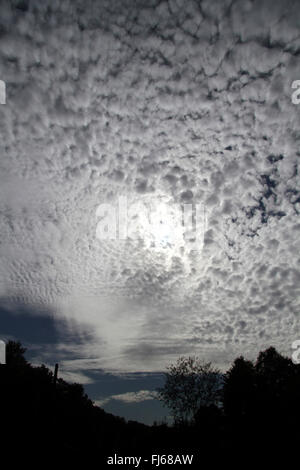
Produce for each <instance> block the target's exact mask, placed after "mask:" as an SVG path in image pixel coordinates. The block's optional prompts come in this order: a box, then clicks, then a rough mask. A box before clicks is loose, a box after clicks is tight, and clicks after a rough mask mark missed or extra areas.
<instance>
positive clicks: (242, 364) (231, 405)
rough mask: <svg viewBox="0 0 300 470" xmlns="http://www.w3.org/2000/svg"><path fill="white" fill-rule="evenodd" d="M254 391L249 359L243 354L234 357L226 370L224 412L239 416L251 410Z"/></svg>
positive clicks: (251, 366) (253, 370)
mask: <svg viewBox="0 0 300 470" xmlns="http://www.w3.org/2000/svg"><path fill="white" fill-rule="evenodd" d="M254 393H255V369H254V365H253V363H252V362H251V361H247V360H246V359H244V357H243V356H240V357H238V358H237V359H235V361H234V363H233V365H232V366H231V368H230V369H229V370H228V371H227V372H226V374H225V378H224V387H223V406H224V411H225V413H226V414H227V415H228V416H230V417H232V418H241V417H243V416H245V415H247V413H249V412H251V409H252V408H253V400H254Z"/></svg>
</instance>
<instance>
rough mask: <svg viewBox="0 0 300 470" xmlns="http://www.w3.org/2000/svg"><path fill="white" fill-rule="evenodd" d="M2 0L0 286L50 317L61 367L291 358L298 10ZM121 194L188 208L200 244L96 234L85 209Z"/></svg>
mask: <svg viewBox="0 0 300 470" xmlns="http://www.w3.org/2000/svg"><path fill="white" fill-rule="evenodd" d="M183 5H184V7H183ZM1 11H2V15H1V19H0V27H1V35H2V36H1V42H2V47H1V54H0V70H1V74H2V75H1V77H0V79H1V80H4V81H5V82H6V90H7V98H6V105H1V106H0V121H1V128H2V134H1V144H0V145H1V177H0V201H1V202H0V210H1V221H0V230H1V246H0V256H1V260H2V263H1V267H0V295H1V296H2V297H5V298H6V299H8V301H9V302H11V303H12V304H13V303H14V302H15V301H16V299H19V300H21V301H22V304H24V305H43V306H44V309H45V312H48V311H51V312H53V316H54V319H55V321H56V322H57V324H58V325H60V324H61V323H60V322H62V323H63V324H64V327H63V328H62V332H63V334H64V335H65V338H66V337H67V336H68V333H70V334H71V336H72V335H73V340H70V341H67V340H65V342H64V340H63V338H60V340H59V344H60V345H61V348H63V347H66V348H67V349H68V351H69V354H71V355H73V359H74V361H75V362H74V363H73V364H72V359H66V362H65V364H64V367H65V370H66V373H67V371H68V373H69V374H71V373H72V374H74V373H75V372H76V370H78V371H79V372H78V373H80V374H81V373H84V370H96V368H99V369H104V370H108V371H115V372H116V373H119V372H121V371H123V372H134V371H140V370H143V371H157V370H159V369H161V368H162V367H164V365H165V363H168V362H170V361H172V360H173V359H174V358H176V357H177V356H178V355H179V354H199V355H202V356H203V357H205V358H206V359H210V360H214V361H216V362H217V363H218V364H219V365H223V366H225V365H227V364H228V362H229V361H230V360H232V359H233V358H234V356H235V355H237V354H241V353H244V354H248V355H250V356H251V355H252V356H253V355H254V354H256V353H257V351H258V350H259V349H261V348H264V347H266V346H268V345H270V344H274V345H275V346H277V347H278V348H279V349H280V350H281V351H283V352H286V353H288V352H290V348H291V344H292V341H293V340H294V339H295V338H296V339H297V337H298V334H299V315H298V314H299V308H300V303H299V272H300V268H299V266H300V258H299V211H300V202H299V201H300V200H299V197H300V184H299V171H300V169H299V161H300V160H299V137H298V136H299V126H300V114H299V108H298V107H297V106H295V105H293V103H292V102H291V92H292V89H291V84H292V82H293V80H295V79H299V77H300V66H299V61H298V54H299V48H300V41H299V34H298V33H299V32H298V27H297V22H298V21H299V14H300V13H299V9H298V8H297V5H296V4H295V3H294V2H290V1H287V2H280V1H277V2H274V1H271V0H264V1H260V2H250V1H249V2H248V1H245V2H234V3H232V2H231V1H224V2H218V1H217V0H215V1H213V2H211V1H202V2H201V5H200V4H198V3H197V2H192V1H191V2H188V5H187V4H186V2H185V3H184V2H183V1H179V0H176V1H173V2H170V5H169V6H168V5H167V3H164V2H159V3H157V2H156V1H147V2H146V1H140V2H137V3H134V4H133V3H132V2H131V1H129V0H128V1H120V0H114V1H113V2H111V1H101V2H96V1H91V0H90V1H87V2H82V1H81V0H76V1H72V2H71V1H68V0H64V1H63V2H50V1H44V2H38V1H37V0H32V1H31V2H28V3H26V2H22V4H21V3H20V2H17V1H13V2H11V1H8V0H4V1H3V2H2V5H1ZM266 24H268V25H269V26H268V28H266V27H265V25H266ZM120 195H126V196H127V197H128V200H130V203H132V204H133V203H137V202H143V203H145V204H149V205H151V204H152V206H153V207H154V208H155V207H157V206H158V205H159V203H160V202H161V200H162V199H163V200H165V201H167V204H170V205H171V204H179V203H193V204H198V203H204V204H205V209H206V215H207V226H206V227H203V229H204V228H205V233H204V248H203V250H198V251H197V249H196V250H195V249H194V248H195V247H193V246H192V244H189V243H185V244H183V246H181V245H179V244H176V245H174V244H172V243H169V244H168V243H156V244H155V243H154V244H153V243H151V239H150V240H149V238H148V239H145V240H139V241H123V240H120V241H116V240H98V239H97V237H96V226H97V222H98V219H97V217H96V209H97V207H98V206H99V204H101V203H107V204H108V203H109V204H112V205H114V206H116V204H117V201H118V197H119V196H120ZM134 220H135V219H134ZM134 223H135V221H134ZM145 238H147V237H146V235H145ZM196 248H197V247H196ZM37 317H38V315H37ZM241 325H243V326H242V327H241ZM7 334H9V333H7ZM76 335H78V337H81V338H82V341H81V342H80V350H79V348H78V346H77V344H78V343H77V339H76ZM60 353H61V350H60ZM68 361H69V362H68ZM76 361H81V362H80V363H79V362H76ZM74 367H75V368H77V369H76V370H75V369H74Z"/></svg>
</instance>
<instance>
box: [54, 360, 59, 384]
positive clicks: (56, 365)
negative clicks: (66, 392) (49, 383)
mask: <svg viewBox="0 0 300 470" xmlns="http://www.w3.org/2000/svg"><path fill="white" fill-rule="evenodd" d="M57 374H58V364H55V369H54V377H53V383H54V387H56V382H57Z"/></svg>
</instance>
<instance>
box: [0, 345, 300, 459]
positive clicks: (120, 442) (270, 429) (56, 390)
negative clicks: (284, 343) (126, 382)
mask: <svg viewBox="0 0 300 470" xmlns="http://www.w3.org/2000/svg"><path fill="white" fill-rule="evenodd" d="M24 353H25V349H24V348H23V347H22V345H21V344H20V343H17V342H13V341H9V342H8V344H7V348H6V354H7V364H6V365H1V366H0V419H1V425H2V431H3V433H2V434H3V437H2V438H1V446H0V450H1V455H2V456H3V455H4V453H6V454H7V456H8V458H9V461H12V463H13V462H14V460H15V459H17V458H20V459H21V461H23V462H25V461H28V462H30V461H31V462H33V461H37V462H40V463H43V464H45V462H47V463H48V464H49V463H50V464H52V465H55V466H57V464H58V462H60V463H62V461H66V462H68V463H69V464H70V463H71V462H72V463H74V464H75V463H79V462H81V463H83V464H84V465H85V467H86V466H87V465H88V462H92V461H93V462H96V463H97V464H98V465H99V468H102V467H103V466H106V465H107V458H108V457H109V456H112V455H114V454H118V455H121V456H122V455H123V456H142V457H143V456H144V458H146V459H147V458H148V457H150V459H151V454H160V455H163V454H172V455H176V454H178V453H181V454H183V453H184V454H187V453H188V452H189V453H193V454H194V460H193V466H196V467H198V468H199V467H201V464H204V463H206V464H207V463H210V465H211V466H213V465H214V464H217V463H222V462H224V461H225V460H229V461H233V460H236V459H241V458H243V459H244V458H247V460H250V459H251V458H258V457H259V458H260V459H261V458H262V456H265V457H266V458H267V460H268V461H269V462H270V461H271V460H272V458H278V457H279V456H285V457H286V458H287V457H288V456H289V455H291V454H292V453H293V452H296V450H297V448H298V446H299V442H300V426H299V424H300V366H299V365H295V364H293V362H292V361H291V360H290V359H289V358H287V357H284V356H282V355H281V354H279V353H278V352H277V351H276V350H275V349H274V348H272V347H271V348H269V349H267V350H266V351H263V352H261V353H259V355H258V358H257V360H256V361H255V362H251V361H248V360H245V359H244V358H243V357H239V358H237V359H236V360H235V361H234V363H233V365H232V366H231V367H230V369H229V370H228V371H227V373H226V374H224V375H222V377H221V376H220V374H219V373H218V371H217V370H215V369H213V370H210V368H209V367H206V368H205V367H204V368H203V367H202V369H201V370H197V368H195V365H194V363H193V361H190V360H188V359H187V360H186V361H185V362H184V361H181V363H180V364H181V366H182V364H184V367H185V368H184V369H181V372H183V375H182V376H181V378H180V374H179V372H178V370H176V367H175V369H174V367H173V369H172V368H170V370H169V372H168V373H167V374H166V376H167V377H166V378H167V379H168V374H171V373H172V371H173V372H174V374H175V375H174V376H176V380H177V382H176V380H175V381H172V380H171V381H170V380H169V381H168V380H166V383H165V386H164V387H163V388H162V389H161V391H162V390H165V391H166V390H167V391H168V392H170V393H171V394H169V395H168V394H165V395H163V394H162V395H160V398H163V397H164V396H165V397H169V398H170V397H173V399H174V403H176V400H177V401H178V399H180V396H179V395H180V391H182V390H183V389H184V393H185V398H184V399H185V400H186V401H181V402H180V406H181V408H180V410H181V411H182V413H183V414H182V416H185V417H187V416H189V419H177V420H175V423H174V425H173V426H167V425H166V424H159V425H158V424H156V425H153V426H152V427H150V426H146V425H143V424H141V423H137V422H133V421H131V422H126V421H125V420H124V419H123V418H120V417H116V416H113V415H111V414H108V413H106V412H105V411H104V410H102V409H101V408H99V407H97V406H94V405H93V402H92V401H91V400H90V399H89V398H88V396H87V395H86V394H85V392H84V389H83V387H82V385H80V384H69V383H67V382H66V381H64V380H62V379H58V380H57V381H56V382H55V380H54V377H53V373H52V372H51V371H50V370H49V369H48V368H47V367H45V366H44V365H42V366H40V367H33V366H32V365H31V364H29V363H28V362H27V361H26V359H25V357H24ZM189 364H190V365H192V370H190V369H189V367H188V366H189ZM210 373H212V375H210ZM176 374H177V375H176ZM201 374H204V375H202V376H201ZM205 374H206V375H205ZM178 377H179V378H180V380H181V382H180V383H179V385H178ZM169 378H170V377H169ZM203 378H205V382H204V383H205V384H208V386H207V385H205V386H203V380H202V379H203ZM212 379H213V380H212ZM220 379H222V380H220ZM201 380H202V385H201ZM216 383H217V384H218V386H217V387H216V386H215V385H216ZM170 384H171V390H170V389H166V387H167V386H170ZM212 384H213V386H212ZM172 387H174V388H173V389H172ZM176 387H177V388H176ZM184 387H185V388H184ZM193 387H194V388H193ZM197 387H198V388H200V390H201V393H200V394H198V395H197ZM201 387H202V388H201ZM209 391H210V392H209ZM173 392H174V393H173ZM172 393H173V395H172ZM210 393H211V394H210ZM197 397H200V400H199V401H197V400H198V398H197ZM201 397H202V400H201ZM203 397H205V400H203ZM196 398H197V399H196ZM189 399H190V401H189ZM182 403H183V405H182ZM170 405H171V401H169V404H168V406H169V407H170ZM176 409H177V410H178V408H176V407H175V408H173V411H174V410H175V411H176ZM185 410H192V413H191V414H188V413H185ZM171 411H172V408H171ZM177 417H178V415H177ZM3 458H4V457H3ZM41 459H42V460H41ZM62 459H63V460H62ZM94 465H95V463H94ZM122 468H132V467H131V466H128V467H127V466H126V465H123V466H122ZM141 468H152V467H151V462H149V463H148V464H147V463H143V466H142V467H141Z"/></svg>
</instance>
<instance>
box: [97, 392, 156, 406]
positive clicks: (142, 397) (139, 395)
mask: <svg viewBox="0 0 300 470" xmlns="http://www.w3.org/2000/svg"><path fill="white" fill-rule="evenodd" d="M156 396H157V393H156V392H155V391H150V390H139V391H138V392H126V393H120V394H119V395H111V396H110V397H106V398H103V399H98V400H94V402H95V404H96V405H98V406H104V405H106V404H107V403H109V402H110V401H111V400H117V401H121V402H124V403H139V402H143V401H147V400H154V399H155V398H156Z"/></svg>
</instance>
